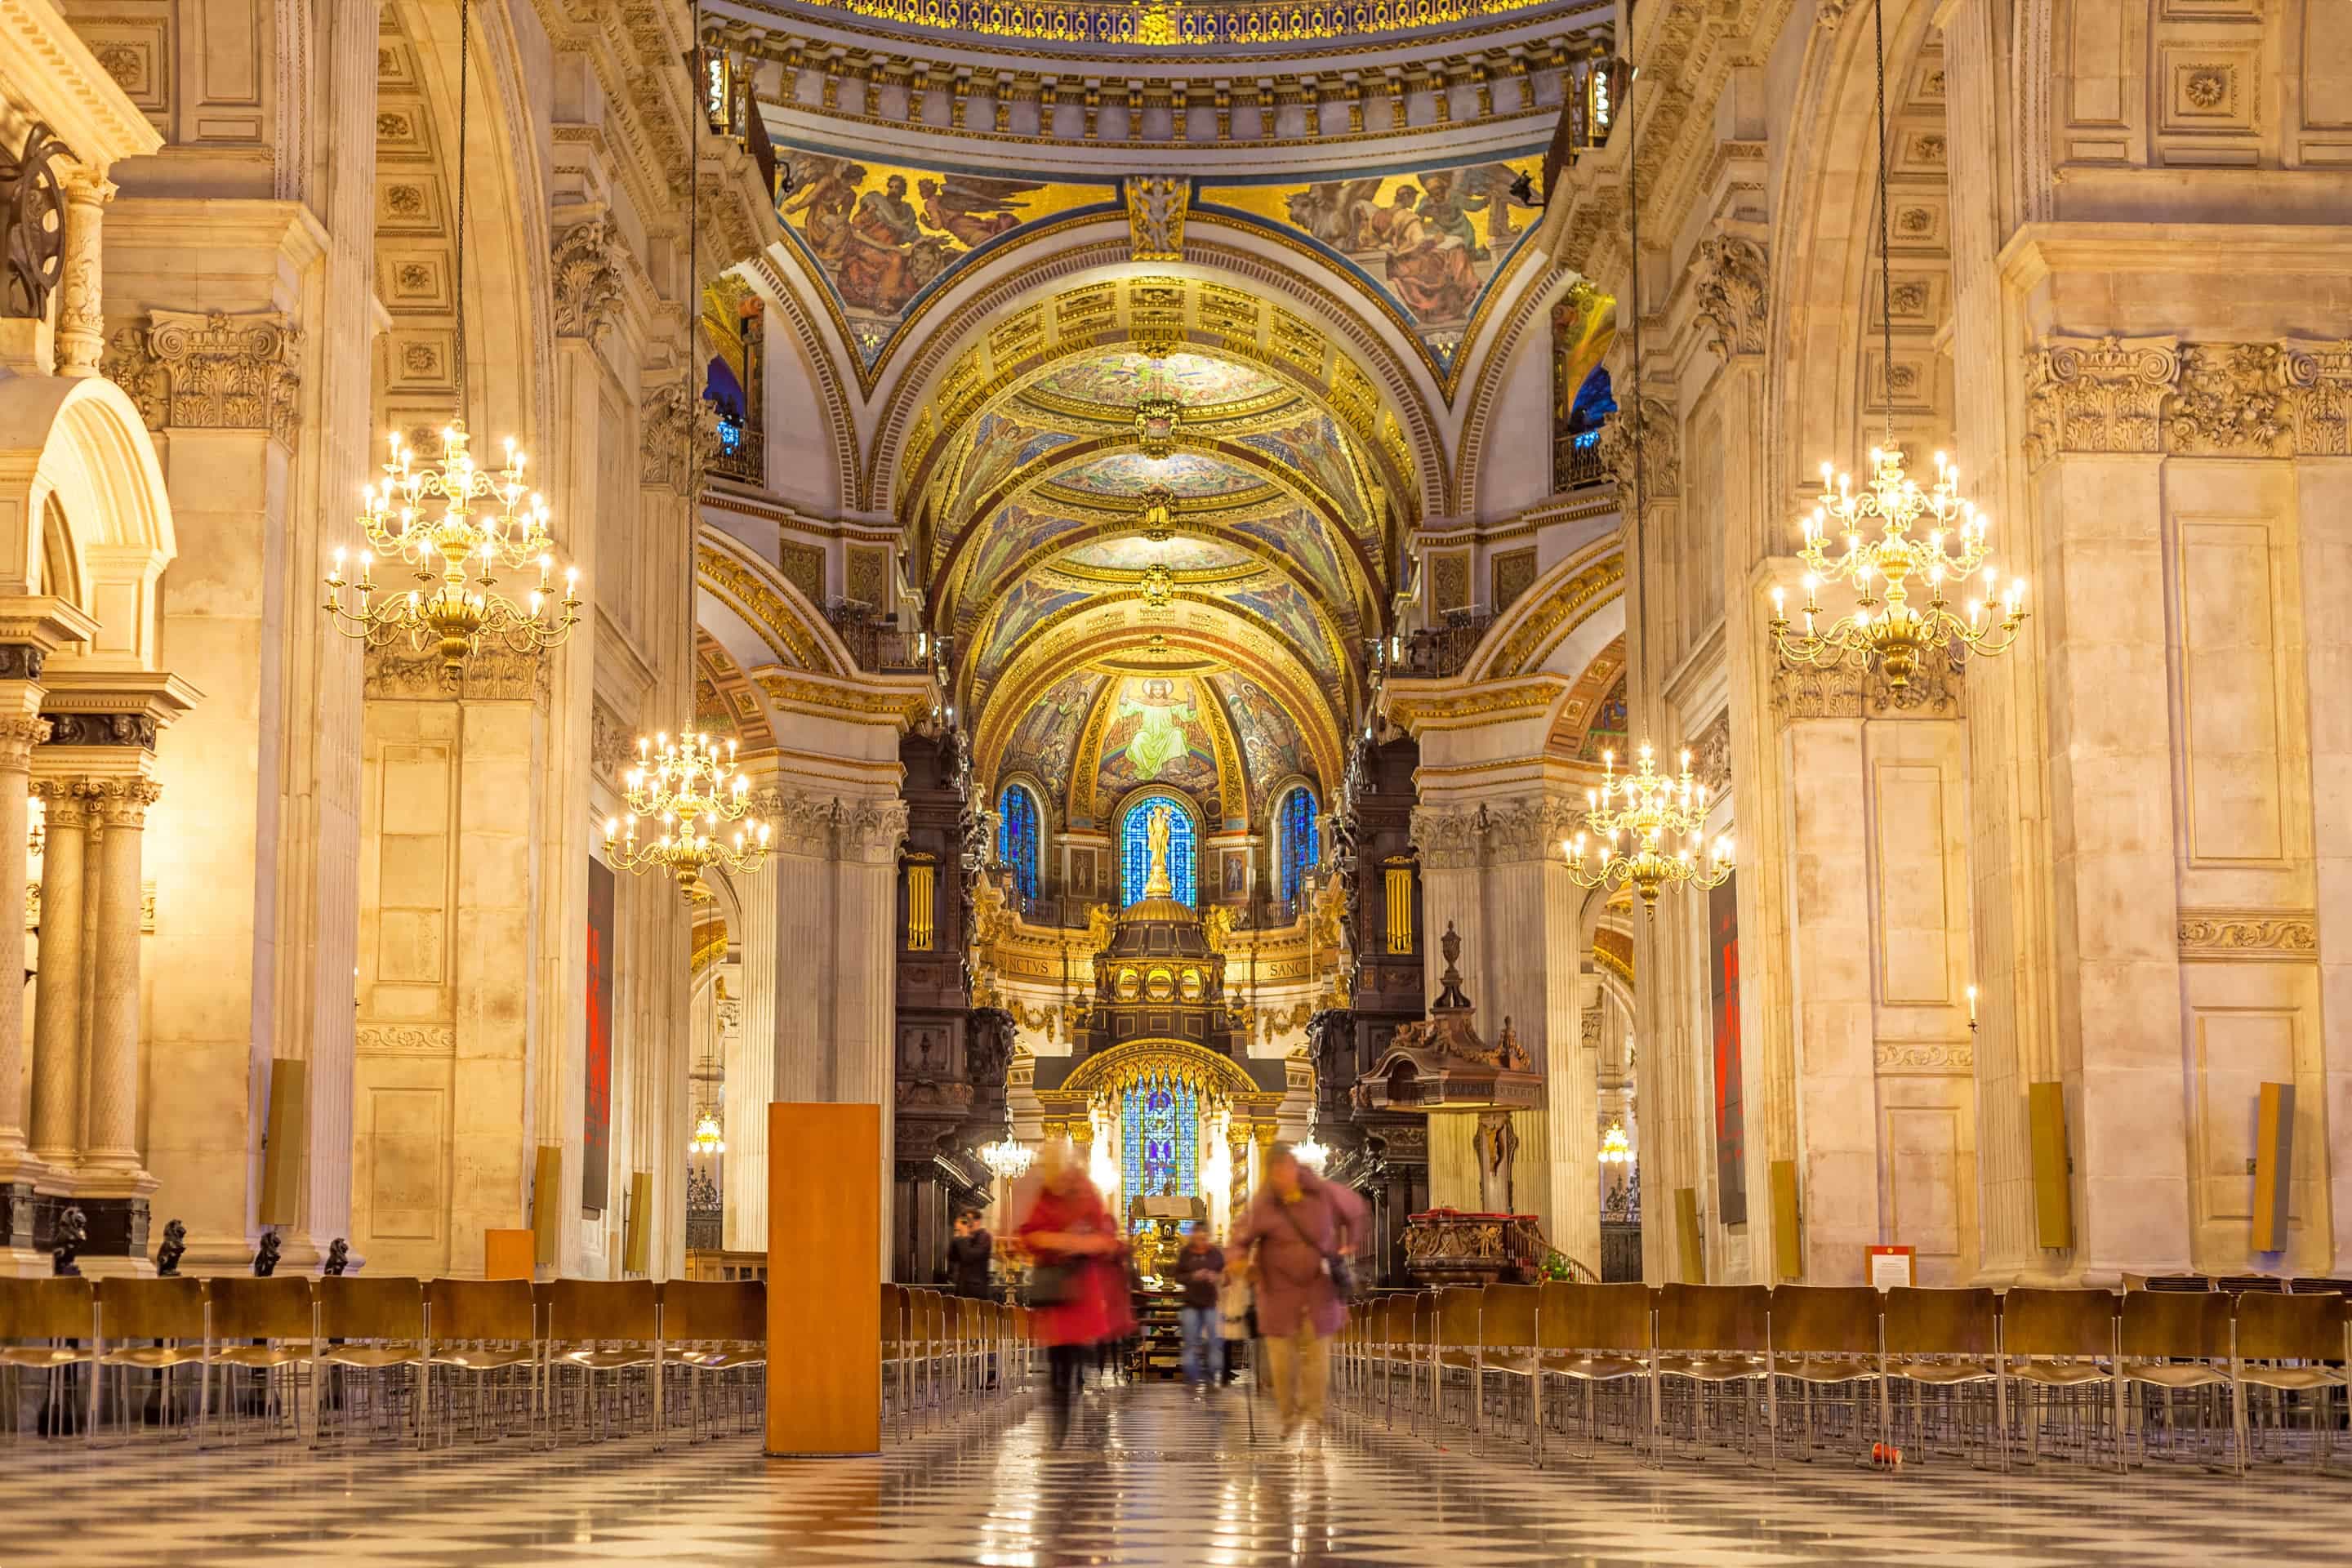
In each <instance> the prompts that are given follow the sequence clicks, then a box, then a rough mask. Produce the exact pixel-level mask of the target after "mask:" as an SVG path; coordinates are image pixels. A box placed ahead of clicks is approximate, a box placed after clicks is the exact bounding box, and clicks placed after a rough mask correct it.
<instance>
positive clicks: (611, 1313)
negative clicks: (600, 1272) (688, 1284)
mask: <svg viewBox="0 0 2352 1568" xmlns="http://www.w3.org/2000/svg"><path fill="white" fill-rule="evenodd" d="M660 1335H661V1328H660V1321H659V1318H658V1315H657V1307H656V1299H655V1296H654V1282H653V1281H652V1280H650V1279H557V1280H553V1281H551V1283H550V1284H549V1286H548V1291H547V1337H548V1338H549V1339H551V1340H562V1341H564V1342H568V1343H577V1342H583V1341H587V1340H623V1341H626V1342H632V1343H635V1344H651V1343H653V1342H654V1341H655V1340H656V1339H658V1338H659V1337H660Z"/></svg>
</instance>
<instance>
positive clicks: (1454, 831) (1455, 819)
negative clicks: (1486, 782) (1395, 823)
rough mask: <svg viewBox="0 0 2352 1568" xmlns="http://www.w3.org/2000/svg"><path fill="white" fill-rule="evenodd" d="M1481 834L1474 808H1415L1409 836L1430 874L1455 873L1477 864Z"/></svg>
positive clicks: (1438, 806) (1433, 806) (1478, 819)
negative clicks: (1439, 872) (1431, 871)
mask: <svg viewBox="0 0 2352 1568" xmlns="http://www.w3.org/2000/svg"><path fill="white" fill-rule="evenodd" d="M1482 832H1483V826H1482V823H1481V820H1480V813H1479V811H1478V808H1477V807H1475V806H1461V805H1416V806H1414V807H1413V808H1412V829H1411V837H1412V845H1413V847H1414V848H1416V849H1418V850H1420V851H1421V863H1422V865H1423V867H1425V868H1428V869H1430V870H1433V871H1458V870H1464V869H1467V868H1474V867H1475V866H1476V865H1477V864H1478V842H1479V838H1480V837H1481V834H1482Z"/></svg>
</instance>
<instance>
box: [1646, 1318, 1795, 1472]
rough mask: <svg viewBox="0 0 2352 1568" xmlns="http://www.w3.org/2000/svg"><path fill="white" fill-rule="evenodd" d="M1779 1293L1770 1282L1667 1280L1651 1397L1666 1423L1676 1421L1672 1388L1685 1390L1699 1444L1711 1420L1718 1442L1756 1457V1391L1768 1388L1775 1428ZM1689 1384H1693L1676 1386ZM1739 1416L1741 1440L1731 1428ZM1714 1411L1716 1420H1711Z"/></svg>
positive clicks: (1767, 1404)
mask: <svg viewBox="0 0 2352 1568" xmlns="http://www.w3.org/2000/svg"><path fill="white" fill-rule="evenodd" d="M1771 1321H1772V1292H1771V1289H1770V1288H1769V1287H1768V1286H1763V1285H1665V1286H1662V1287H1660V1288H1659V1290H1658V1328H1657V1342H1658V1348H1657V1352H1656V1353H1655V1354H1654V1356H1653V1357H1652V1358H1651V1363H1650V1364H1651V1370H1652V1392H1651V1399H1652V1401H1653V1403H1654V1405H1655V1407H1656V1409H1657V1411H1658V1417H1659V1421H1660V1423H1661V1425H1663V1426H1668V1427H1669V1428H1671V1427H1672V1426H1674V1425H1675V1423H1674V1422H1673V1420H1672V1419H1671V1418H1672V1417H1673V1416H1674V1415H1675V1410H1674V1409H1673V1408H1672V1407H1670V1406H1669V1405H1667V1403H1666V1398H1667V1395H1668V1394H1669V1392H1675V1393H1678V1394H1680V1395H1681V1398H1682V1401H1683V1405H1682V1407H1683V1408H1684V1409H1685V1410H1686V1411H1687V1413H1688V1415H1689V1417H1690V1440H1691V1443H1692V1445H1693V1447H1694V1448H1696V1445H1697V1444H1698V1442H1699V1440H1700V1436H1701V1435H1702V1433H1703V1432H1705V1431H1706V1429H1707V1428H1708V1427H1710V1426H1711V1427H1712V1428H1713V1430H1714V1431H1715V1432H1716V1433H1717V1435H1718V1436H1717V1441H1719V1442H1724V1443H1727V1445H1728V1446H1730V1447H1736V1448H1738V1449H1739V1450H1740V1451H1741V1452H1743V1453H1746V1454H1748V1455H1749V1456H1751V1457H1752V1456H1753V1455H1754V1453H1755V1425H1756V1423H1755V1416H1756V1415H1758V1414H1759V1411H1758V1403H1759V1401H1758V1398H1757V1394H1756V1392H1755V1390H1756V1389H1758V1388H1760V1389H1761V1390H1762V1394H1763V1403H1764V1406H1765V1407H1764V1410H1763V1412H1762V1413H1763V1414H1764V1415H1766V1416H1767V1417H1768V1420H1767V1421H1766V1423H1765V1425H1766V1426H1767V1429H1768V1431H1769V1426H1770V1422H1769V1415H1770V1414H1771V1411H1770V1399H1771V1379H1770V1378H1769V1377H1768V1376H1766V1375H1765V1373H1766V1370H1767V1363H1768V1358H1769V1355H1770V1353H1771V1350H1772V1339H1771ZM1677 1384H1686V1385H1687V1387H1686V1389H1677V1387H1676V1385H1677ZM1735 1415H1736V1416H1737V1418H1738V1419H1737V1422H1736V1426H1737V1428H1738V1436H1737V1438H1736V1439H1734V1438H1730V1437H1728V1436H1723V1435H1724V1434H1727V1433H1728V1432H1729V1431H1730V1430H1731V1428H1732V1426H1734V1425H1735V1423H1734V1422H1733V1421H1732V1420H1731V1419H1730V1418H1731V1417H1733V1416H1735ZM1710 1417H1711V1419H1710Z"/></svg>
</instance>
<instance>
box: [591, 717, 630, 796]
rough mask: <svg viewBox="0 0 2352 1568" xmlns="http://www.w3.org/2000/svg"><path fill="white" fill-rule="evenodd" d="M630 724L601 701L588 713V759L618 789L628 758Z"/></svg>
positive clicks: (598, 772)
mask: <svg viewBox="0 0 2352 1568" xmlns="http://www.w3.org/2000/svg"><path fill="white" fill-rule="evenodd" d="M631 750H632V747H631V746H630V744H629V727H628V726H627V725H625V724H624V723H622V722H621V716H620V715H619V714H617V713H615V712H614V711H613V710H611V709H610V708H608V707H606V706H605V705H604V702H603V701H602V700H598V701H597V702H596V703H595V704H594V705H593V708H592V709H591V710H590V713H589V735H588V762H589V765H590V766H591V767H593V768H594V769H595V770H596V773H597V774H598V776H599V777H601V778H603V779H604V782H605V783H607V784H612V785H613V786H614V787H615V788H618V787H619V785H620V783H621V768H622V765H623V764H624V763H626V762H627V761H628V760H629V754H630V752H631Z"/></svg>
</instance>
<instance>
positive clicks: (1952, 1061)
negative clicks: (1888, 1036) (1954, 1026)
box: [1878, 1040, 1977, 1078]
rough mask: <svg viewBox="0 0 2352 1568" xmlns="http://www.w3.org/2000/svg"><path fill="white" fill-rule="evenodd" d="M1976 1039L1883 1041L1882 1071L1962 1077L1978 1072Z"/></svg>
mask: <svg viewBox="0 0 2352 1568" xmlns="http://www.w3.org/2000/svg"><path fill="white" fill-rule="evenodd" d="M1976 1067H1977V1047H1976V1043H1975V1042H1974V1041H1972V1040H1881V1041H1879V1042H1878V1070H1879V1071H1880V1072H1881V1073H1882V1074H1885V1075H1887V1076H1889V1077H1897V1078H1900V1077H1906V1076H1911V1075H1915V1074H1916V1075H1917V1076H1920V1077H1937V1078H1940V1077H1944V1076H1947V1075H1949V1076H1954V1077H1958V1076H1960V1075H1963V1074H1967V1073H1972V1072H1974V1071H1976Z"/></svg>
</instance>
